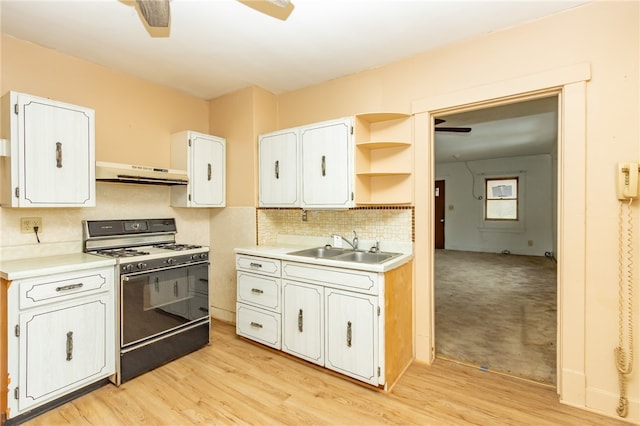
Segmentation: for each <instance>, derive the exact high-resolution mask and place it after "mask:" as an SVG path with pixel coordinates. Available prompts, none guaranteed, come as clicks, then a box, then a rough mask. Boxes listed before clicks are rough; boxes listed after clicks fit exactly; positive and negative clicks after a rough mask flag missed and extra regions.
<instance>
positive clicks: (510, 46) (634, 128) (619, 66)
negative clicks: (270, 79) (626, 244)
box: [278, 1, 640, 422]
mask: <svg viewBox="0 0 640 426" xmlns="http://www.w3.org/2000/svg"><path fill="white" fill-rule="evenodd" d="M639 9H640V3H638V2H617V1H604V2H595V3H592V4H588V5H585V6H581V7H577V8H574V9H572V10H569V11H567V12H564V13H560V14H557V15H555V16H552V17H548V18H545V19H542V20H538V21H535V22H532V23H529V24H526V25H521V26H518V27H514V28H511V29H508V30H505V31H500V32H495V33H491V34H488V35H485V36H483V37H479V38H476V39H473V40H469V41H465V42H461V43H458V44H456V45H453V46H448V47H445V48H443V49H440V50H436V51H433V52H429V53H426V54H422V55H418V56H415V57H413V58H410V59H407V60H404V61H400V62H397V63H394V64H390V65H387V66H384V67H381V68H378V69H375V70H370V71H366V72H362V73H359V74H356V75H352V76H347V77H344V78H340V79H337V80H333V81H330V82H327V83H324V84H319V85H316V86H313V87H308V88H305V89H302V90H298V91H294V92H290V93H286V94H283V95H280V96H279V97H278V108H279V125H280V127H281V128H286V127H291V126H297V125H301V124H305V123H309V122H313V121H320V120H326V119H331V118H336V117H340V116H344V115H350V114H355V113H359V112H366V111H398V112H410V111H411V105H412V102H414V101H417V100H421V99H428V98H435V97H446V96H447V95H448V94H455V93H456V92H459V91H464V90H467V89H468V88H481V87H483V86H485V85H498V86H499V85H500V83H501V82H505V84H507V85H508V81H509V80H512V79H518V78H523V77H526V76H530V75H535V74H538V73H543V72H545V71H547V70H554V69H558V68H563V67H568V66H572V65H575V64H580V63H588V64H590V67H591V75H592V78H591V80H590V81H589V82H588V83H587V87H586V111H587V113H586V114H587V115H586V129H585V131H586V143H587V147H586V158H585V161H584V163H579V164H575V162H576V161H580V160H579V159H572V158H566V159H565V161H566V162H567V164H568V165H569V166H571V169H581V170H585V171H586V176H585V175H584V174H583V175H579V176H572V177H571V178H572V179H579V180H580V181H581V184H582V186H583V187H584V188H586V190H585V193H584V194H585V196H586V199H585V198H584V197H583V199H585V200H586V201H585V211H584V220H585V224H584V229H583V231H582V232H583V234H582V235H581V240H584V241H586V243H585V246H584V247H576V248H577V249H578V250H584V251H585V253H584V254H585V258H586V262H585V266H584V268H585V269H584V270H580V271H576V273H575V275H576V276H584V277H585V278H584V280H583V281H577V282H566V283H562V284H563V285H565V286H567V287H568V290H569V293H570V290H571V288H578V289H584V292H583V293H584V294H585V303H584V306H578V307H576V306H575V305H572V301H571V300H564V301H561V304H562V309H564V310H565V312H564V313H563V315H564V316H565V317H571V316H572V315H573V316H574V317H575V316H577V317H578V318H579V319H578V321H577V324H578V326H579V327H581V328H584V330H583V331H584V333H585V336H584V339H583V342H582V344H583V347H580V348H570V349H571V351H570V352H571V354H575V355H574V357H575V358H576V359H575V363H576V365H581V364H582V365H584V371H583V372H582V373H583V374H584V375H585V381H584V383H585V384H584V386H583V388H582V389H577V390H576V389H572V390H571V392H569V393H571V394H570V395H568V397H565V398H564V400H565V401H567V402H569V403H572V404H576V405H578V406H584V407H587V408H589V409H594V410H596V411H600V412H603V413H605V414H607V415H610V416H616V413H615V406H616V404H617V396H618V385H617V375H616V369H615V366H614V363H613V362H614V361H613V356H612V354H613V348H614V347H615V346H616V345H617V340H616V336H617V316H618V313H617V310H618V306H617V285H616V283H617V272H616V271H617V254H616V253H617V251H616V247H617V239H616V238H617V237H616V234H617V219H616V218H617V212H618V202H617V201H616V199H615V196H614V186H613V181H614V175H613V171H614V167H615V163H616V162H617V161H623V160H625V161H639V160H640V144H639V143H638V141H639V140H640V123H639V120H638V117H639V116H640V110H639V103H640V101H639V94H640V88H639V83H638V82H639V80H640V76H639V70H638V64H639V63H640V53H639V52H640V34H639V28H640V20H639V16H640V10H639ZM425 140H426V138H425ZM425 152H428V151H425ZM424 161H429V160H428V159H426V158H425V159H424ZM572 161H573V162H574V163H573V164H572V163H571V162H572ZM416 167H419V164H416ZM429 185H430V183H429V182H428V181H419V182H418V181H417V182H416V188H426V187H428V186H429ZM633 211H634V213H633V214H634V221H635V223H636V227H635V231H636V235H637V233H638V232H640V231H639V229H640V227H639V226H638V225H637V224H638V222H639V217H638V216H639V215H638V208H637V203H636V206H635V207H634V209H633ZM416 213H417V218H416V221H417V222H418V221H420V220H424V219H423V218H421V217H419V216H420V214H418V212H416ZM425 226H428V224H427V225H425ZM416 228H417V229H418V224H416ZM424 238H425V235H419V234H418V235H416V240H417V241H416V244H417V245H420V244H422V245H425V246H428V245H429V243H428V242H425V241H420V239H424ZM638 240H639V239H638V238H637V237H635V238H634V241H633V243H634V249H635V252H634V253H635V255H634V264H635V265H638V264H640V258H639V256H638V253H639V252H640V247H639V244H638ZM564 243H565V244H566V245H567V247H568V249H569V250H571V241H566V242H564ZM425 261H426V260H425ZM563 267H564V268H568V269H572V268H573V269H576V268H582V266H580V265H578V264H564V265H563ZM637 273H638V272H637V268H636V274H637ZM430 280H431V275H430V274H429V273H428V271H426V272H421V274H418V275H417V276H416V279H415V282H416V286H418V287H419V288H422V289H423V290H424V289H425V288H430V286H431V283H430ZM634 285H635V286H636V288H635V291H636V293H638V280H637V279H635V282H634ZM636 299H638V298H636ZM638 306H639V304H638V301H637V300H636V301H635V307H634V309H635V329H636V331H637V330H638V329H640V321H639V317H640V309H639V308H638ZM416 307H417V309H418V310H423V311H424V310H429V311H430V309H431V308H430V305H429V303H428V301H427V300H416ZM582 312H584V317H582V316H581V315H582ZM423 314H424V312H423ZM428 315H431V314H430V313H428V314H427V316H428ZM581 332H582V330H579V331H578V333H581ZM636 336H637V334H636ZM565 343H570V342H565ZM568 349H569V348H568ZM635 351H636V354H638V353H640V339H638V338H637V337H636V341H635ZM639 370H640V357H639V356H636V357H635V365H634V372H635V373H634V374H633V375H632V377H631V378H630V380H631V381H630V382H629V400H630V404H631V408H630V413H629V417H628V419H631V420H633V421H636V422H637V421H640V402H639V399H640V395H639V390H640V378H639V377H640V372H638V371H639Z"/></svg>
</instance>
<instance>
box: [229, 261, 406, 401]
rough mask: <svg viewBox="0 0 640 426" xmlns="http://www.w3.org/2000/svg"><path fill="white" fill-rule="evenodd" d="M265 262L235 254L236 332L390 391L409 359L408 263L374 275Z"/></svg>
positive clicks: (286, 262) (293, 263) (302, 264)
mask: <svg viewBox="0 0 640 426" xmlns="http://www.w3.org/2000/svg"><path fill="white" fill-rule="evenodd" d="M266 260H267V259H265V258H257V257H256V258H255V259H251V256H248V255H238V256H237V262H236V264H237V270H238V303H237V312H236V321H237V322H236V332H237V334H239V335H241V336H243V337H246V338H249V339H251V340H254V341H256V342H259V343H262V344H265V345H267V346H270V347H272V348H275V349H280V350H282V351H283V352H286V353H288V354H291V355H293V356H296V357H298V358H301V359H303V360H306V361H309V362H311V363H314V364H317V365H320V366H322V367H325V368H327V369H331V370H334V371H336V372H338V373H341V374H344V375H345V376H349V377H352V378H354V379H356V380H358V381H361V382H364V383H367V384H370V385H373V386H376V387H379V388H383V389H390V387H391V386H392V385H393V384H394V383H395V382H396V381H397V379H398V378H399V377H400V376H401V375H402V373H403V372H404V370H405V369H406V368H407V367H408V365H409V364H410V362H411V360H412V359H413V335H412V315H413V313H412V310H411V306H412V274H411V271H412V263H411V262H409V263H406V264H404V265H402V266H400V267H398V268H396V269H394V270H392V271H388V272H386V273H376V272H367V271H360V270H354V269H346V268H335V267H328V266H320V265H314V264H307V263H299V262H289V261H280V260H277V259H270V262H279V263H278V264H277V267H267V265H266V264H265V262H266ZM246 265H253V269H252V270H253V271H255V270H260V271H265V270H269V271H271V272H269V273H270V274H271V275H269V276H265V275H262V274H260V275H259V274H255V273H250V272H248V268H247V267H246ZM245 270H247V271H245ZM276 292H277V294H276ZM278 297H280V298H278ZM280 300H281V306H280V303H278V304H277V307H275V308H274V306H273V304H274V303H275V301H280ZM277 327H280V329H274V328H277ZM280 337H281V339H280Z"/></svg>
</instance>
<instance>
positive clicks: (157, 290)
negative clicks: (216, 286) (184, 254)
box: [120, 262, 209, 347]
mask: <svg viewBox="0 0 640 426" xmlns="http://www.w3.org/2000/svg"><path fill="white" fill-rule="evenodd" d="M120 294H121V298H122V299H121V304H120V315H121V320H120V333H121V346H122V347H126V346H128V345H133V344H136V343H138V342H142V341H144V340H146V339H149V338H153V337H156V336H158V335H161V334H162V333H165V332H169V331H171V330H175V329H178V328H180V327H183V326H185V325H188V324H191V323H195V322H197V321H199V320H201V319H203V318H208V317H209V263H208V262H204V263H197V264H189V265H186V266H177V267H174V268H166V269H160V270H155V271H150V272H143V273H140V274H127V275H123V276H122V277H121V280H120Z"/></svg>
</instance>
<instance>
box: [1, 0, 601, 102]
mask: <svg viewBox="0 0 640 426" xmlns="http://www.w3.org/2000/svg"><path fill="white" fill-rule="evenodd" d="M589 1H590V0H582V1H578V0H573V1H562V0H535V1H526V0H510V1H509V0H507V1H505V0H503V1H487V0H470V1H457V0H447V1H445V0H439V1H438V0H292V2H293V3H294V5H295V9H294V10H293V12H292V13H291V15H290V17H289V19H287V20H286V21H280V20H277V19H274V18H271V17H269V16H266V15H264V14H261V13H259V12H257V11H255V10H253V9H251V8H249V7H247V6H245V5H243V4H242V3H240V2H238V1H236V0H172V1H171V25H170V28H169V31H168V37H151V36H150V34H149V32H148V31H147V29H146V28H145V26H144V25H143V24H142V22H141V19H140V16H139V14H138V11H137V8H136V7H135V6H134V2H133V1H131V0H42V1H36V0H0V16H1V24H2V32H3V33H6V34H9V35H12V36H14V37H16V38H19V39H22V40H28V41H32V42H34V43H37V44H40V45H43V46H46V47H49V48H52V49H55V50H58V51H61V52H64V53H67V54H69V55H72V56H75V57H78V58H82V59H85V60H88V61H91V62H94V63H96V64H100V65H104V66H107V67H109V68H113V69H116V70H121V71H123V72H126V73H128V74H131V75H135V76H139V77H142V78H144V79H146V80H149V81H151V82H154V83H158V84H161V85H165V86H168V87H172V88H175V89H177V90H180V91H183V92H185V93H188V94H190V95H193V96H196V97H199V98H202V99H212V98H216V97H218V96H220V95H223V94H225V93H230V92H233V91H235V90H238V89H242V88H244V87H247V86H253V85H255V86H259V87H262V88H264V89H266V90H268V91H270V92H272V93H275V94H280V93H284V92H288V91H292V90H296V89H300V88H303V87H306V86H309V85H313V84H318V83H322V82H324V81H328V80H331V79H335V78H338V77H341V76H345V75H349V74H353V73H357V72H360V71H363V70H366V69H371V68H375V67H379V66H382V65H384V64H388V63H391V62H394V61H398V60H400V59H403V58H408V57H411V56H414V55H416V54H419V53H422V52H426V51H429V50H433V49H437V48H440V47H442V46H446V45H449V44H452V43H456V42H459V41H461V40H465V39H470V38H473V37H477V36H480V35H483V34H486V33H490V32H494V31H498V30H501V29H505V28H508V27H511V26H515V25H518V24H521V23H524V22H527V21H531V20H535V19H538V18H541V17H544V16H547V15H550V14H554V13H557V12H559V11H562V10H565V9H568V8H572V7H576V6H578V5H581V4H584V3H588V2H589Z"/></svg>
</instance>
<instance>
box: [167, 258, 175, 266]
mask: <svg viewBox="0 0 640 426" xmlns="http://www.w3.org/2000/svg"><path fill="white" fill-rule="evenodd" d="M167 263H168V264H169V265H173V264H174V263H176V260H175V259H174V258H173V257H170V258H168V259H167Z"/></svg>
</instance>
